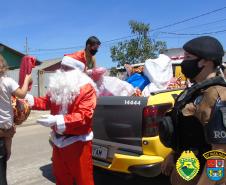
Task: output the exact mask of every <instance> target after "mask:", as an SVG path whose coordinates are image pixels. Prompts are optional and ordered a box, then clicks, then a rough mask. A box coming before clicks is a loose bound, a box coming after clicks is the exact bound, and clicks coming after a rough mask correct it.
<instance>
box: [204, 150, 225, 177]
mask: <svg viewBox="0 0 226 185" xmlns="http://www.w3.org/2000/svg"><path fill="white" fill-rule="evenodd" d="M203 156H204V157H205V158H206V159H207V162H206V164H207V165H206V174H207V176H208V178H209V179H210V180H212V181H219V180H221V179H222V178H223V177H224V159H225V158H226V153H225V152H221V151H218V150H211V151H209V152H206V153H204V154H203ZM216 158H217V159H216Z"/></svg>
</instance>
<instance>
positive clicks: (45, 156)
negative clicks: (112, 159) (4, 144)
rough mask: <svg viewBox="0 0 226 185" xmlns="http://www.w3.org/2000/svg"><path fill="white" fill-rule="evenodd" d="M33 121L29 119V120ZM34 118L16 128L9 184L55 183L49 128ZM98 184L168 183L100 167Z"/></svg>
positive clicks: (97, 171)
mask: <svg viewBox="0 0 226 185" xmlns="http://www.w3.org/2000/svg"><path fill="white" fill-rule="evenodd" d="M29 121H30V122H29ZM33 123H34V122H32V121H31V120H28V123H26V124H24V125H23V127H19V128H18V129H17V133H16V135H15V137H14V140H13V151H12V156H11V159H10V161H9V163H8V181H9V185H53V184H55V183H54V178H53V176H52V173H51V161H50V157H51V147H50V146H49V144H48V133H49V129H48V128H45V127H42V126H39V125H36V124H33ZM94 178H95V184H96V185H106V184H108V185H116V184H117V185H168V184H169V183H168V179H167V178H166V177H164V176H160V177H158V178H154V179H147V178H138V177H135V178H131V177H130V176H121V175H118V174H113V173H108V172H105V171H102V170H101V169H96V168H95V172H94Z"/></svg>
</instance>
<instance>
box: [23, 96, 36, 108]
mask: <svg viewBox="0 0 226 185" xmlns="http://www.w3.org/2000/svg"><path fill="white" fill-rule="evenodd" d="M24 99H25V100H27V101H28V104H29V106H30V107H33V106H34V104H35V100H34V96H32V95H31V94H26V96H25V98H24Z"/></svg>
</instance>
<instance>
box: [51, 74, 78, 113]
mask: <svg viewBox="0 0 226 185" xmlns="http://www.w3.org/2000/svg"><path fill="white" fill-rule="evenodd" d="M79 77H81V76H79V71H78V70H72V71H68V72H64V71H61V70H57V71H56V73H55V74H54V75H53V76H51V77H50V79H49V90H48V93H47V94H48V95H49V96H50V101H51V102H54V103H56V105H61V113H62V114H66V113H67V109H68V105H70V104H72V103H73V101H74V100H75V98H76V97H77V96H78V95H79V93H80V87H81V86H80V85H79Z"/></svg>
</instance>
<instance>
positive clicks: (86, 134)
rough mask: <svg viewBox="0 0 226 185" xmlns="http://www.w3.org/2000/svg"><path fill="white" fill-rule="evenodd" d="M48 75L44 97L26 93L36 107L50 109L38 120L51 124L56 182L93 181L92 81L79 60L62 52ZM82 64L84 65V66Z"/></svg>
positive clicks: (89, 183)
mask: <svg viewBox="0 0 226 185" xmlns="http://www.w3.org/2000/svg"><path fill="white" fill-rule="evenodd" d="M61 65H62V66H68V67H70V68H73V70H70V71H62V70H58V71H57V72H56V73H55V74H54V75H53V76H52V77H51V78H50V84H49V90H48V93H47V95H46V97H34V98H32V97H31V96H27V99H28V101H29V102H30V104H31V105H32V109H35V110H50V114H51V115H47V116H44V117H42V118H41V119H38V120H37V122H38V123H39V124H42V125H44V126H47V127H51V128H52V132H51V142H52V143H53V156H52V159H53V172H54V175H55V177H56V184H57V185H73V184H74V182H76V185H93V184H94V181H93V163H92V139H93V132H92V118H93V114H94V109H95V107H96V90H95V84H94V83H93V81H92V80H91V79H90V78H89V77H88V76H87V75H86V74H85V73H83V72H82V71H84V69H83V68H81V66H84V65H82V64H81V63H79V61H77V60H74V59H73V58H71V57H69V56H65V57H64V58H63V60H62V63H61ZM84 67H85V66H84Z"/></svg>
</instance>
